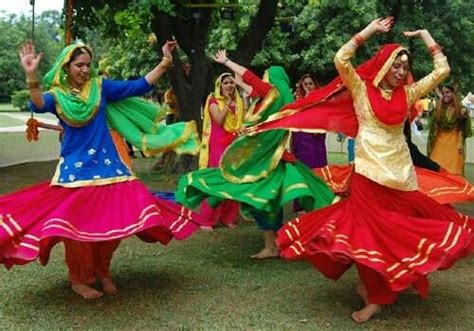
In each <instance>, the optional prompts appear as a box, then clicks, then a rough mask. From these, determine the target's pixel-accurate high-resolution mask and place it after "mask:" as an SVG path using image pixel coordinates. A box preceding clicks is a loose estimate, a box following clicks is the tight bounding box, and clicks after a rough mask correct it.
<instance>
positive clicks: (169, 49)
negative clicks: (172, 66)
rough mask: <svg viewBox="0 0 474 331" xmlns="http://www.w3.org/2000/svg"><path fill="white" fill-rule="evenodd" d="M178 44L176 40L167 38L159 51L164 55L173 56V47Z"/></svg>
mask: <svg viewBox="0 0 474 331" xmlns="http://www.w3.org/2000/svg"><path fill="white" fill-rule="evenodd" d="M177 46H178V42H177V41H176V40H167V41H166V42H165V44H164V45H163V47H161V51H162V52H163V56H164V57H168V58H173V56H172V55H171V53H173V51H174V49H175V48H176V47H177Z"/></svg>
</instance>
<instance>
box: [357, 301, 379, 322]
mask: <svg viewBox="0 0 474 331" xmlns="http://www.w3.org/2000/svg"><path fill="white" fill-rule="evenodd" d="M379 311H380V305H376V304H375V303H369V304H367V306H365V307H364V308H363V309H361V310H358V311H355V312H353V313H352V315H351V316H352V319H353V320H354V321H355V322H357V323H364V322H367V321H368V320H369V319H370V318H371V317H372V316H374V315H375V314H377V313H378V312H379Z"/></svg>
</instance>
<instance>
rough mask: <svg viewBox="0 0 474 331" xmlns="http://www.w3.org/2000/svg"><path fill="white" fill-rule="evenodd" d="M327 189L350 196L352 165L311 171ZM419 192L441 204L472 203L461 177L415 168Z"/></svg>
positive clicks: (471, 191) (473, 189) (468, 186)
mask: <svg viewBox="0 0 474 331" xmlns="http://www.w3.org/2000/svg"><path fill="white" fill-rule="evenodd" d="M313 171H314V173H315V174H316V175H318V176H319V177H320V178H322V179H323V180H324V181H325V182H326V184H327V185H328V186H329V188H330V189H331V190H332V191H333V192H334V193H335V194H339V195H342V196H347V195H349V194H350V190H351V187H350V184H351V179H352V176H353V174H354V167H353V166H352V165H328V166H325V167H322V168H315V169H313ZM415 171H416V178H417V181H418V187H419V191H420V192H421V193H423V194H425V195H426V196H428V197H430V198H432V199H433V200H435V201H437V202H438V203H441V204H452V203H463V202H470V201H474V186H473V185H472V184H471V183H469V182H468V181H467V180H466V179H464V178H463V177H462V176H459V175H454V174H451V173H449V172H447V171H443V170H442V171H440V172H436V171H432V170H429V169H425V168H421V167H415Z"/></svg>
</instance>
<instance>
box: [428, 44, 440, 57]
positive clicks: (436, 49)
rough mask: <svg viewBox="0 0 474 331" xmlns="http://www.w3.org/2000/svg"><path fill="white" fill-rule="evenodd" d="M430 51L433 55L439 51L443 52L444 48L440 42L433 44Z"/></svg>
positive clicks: (429, 48)
mask: <svg viewBox="0 0 474 331" xmlns="http://www.w3.org/2000/svg"><path fill="white" fill-rule="evenodd" d="M428 51H429V52H430V54H431V56H435V55H436V54H438V53H442V52H443V49H442V48H441V46H440V45H439V44H433V45H431V46H429V47H428Z"/></svg>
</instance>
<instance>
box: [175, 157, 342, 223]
mask: <svg viewBox="0 0 474 331" xmlns="http://www.w3.org/2000/svg"><path fill="white" fill-rule="evenodd" d="M334 198H335V196H334V194H333V193H332V192H331V190H330V189H329V188H328V187H327V186H326V184H325V183H324V181H323V180H321V179H320V178H319V177H317V176H316V175H314V173H313V172H312V171H311V169H309V168H308V167H307V166H305V165H304V164H302V163H301V162H299V161H296V162H295V163H292V162H286V161H280V163H279V164H278V166H277V167H276V168H275V169H274V170H273V171H271V172H270V173H269V174H268V176H267V177H265V178H262V179H260V180H258V181H255V182H250V183H233V182H229V181H228V180H226V179H225V178H224V177H223V175H222V172H221V170H220V169H219V168H208V169H202V170H196V171H192V172H190V173H188V174H186V175H183V176H182V177H181V178H180V180H179V182H178V187H177V190H176V199H177V201H178V202H179V203H181V204H183V205H185V206H187V207H189V208H195V207H197V206H198V205H199V204H200V203H201V202H202V201H203V200H204V199H207V201H208V203H209V204H210V205H211V206H212V207H214V206H216V205H217V204H219V203H220V202H221V201H223V200H226V199H230V200H234V201H238V202H240V207H241V211H242V213H243V214H244V215H246V216H251V215H252V212H254V211H257V212H260V213H262V212H263V213H265V214H269V215H277V214H278V211H279V210H280V209H281V208H282V207H283V206H284V205H285V204H286V203H288V202H291V201H293V200H298V201H299V203H300V204H301V206H302V207H303V208H304V209H305V210H306V211H310V210H314V209H319V208H322V207H325V206H327V205H329V204H331V203H332V202H333V200H334ZM274 221H275V220H272V219H269V220H268V222H274Z"/></svg>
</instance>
